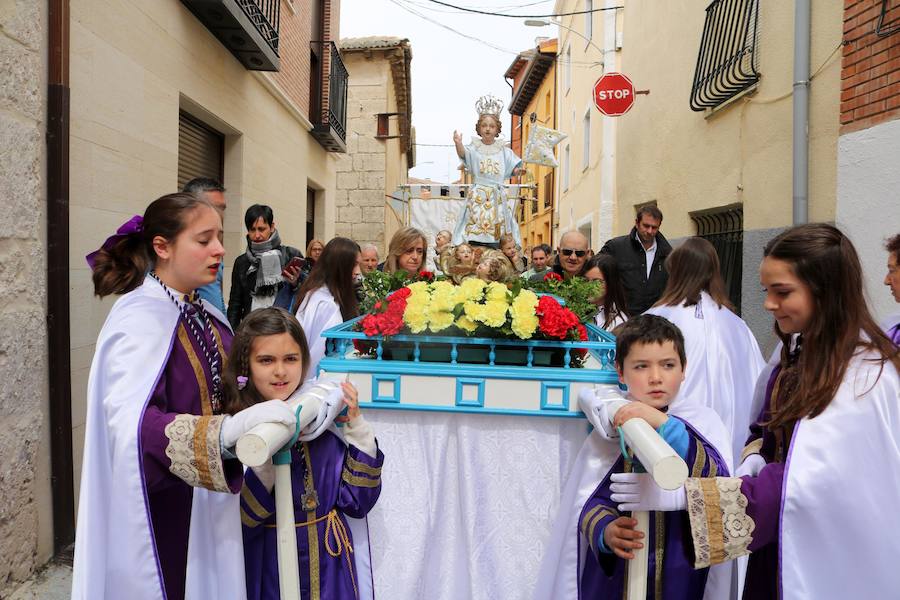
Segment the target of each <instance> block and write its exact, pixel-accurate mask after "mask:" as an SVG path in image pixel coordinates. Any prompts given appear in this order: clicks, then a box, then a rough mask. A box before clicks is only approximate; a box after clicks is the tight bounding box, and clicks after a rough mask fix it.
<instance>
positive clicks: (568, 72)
mask: <svg viewBox="0 0 900 600" xmlns="http://www.w3.org/2000/svg"><path fill="white" fill-rule="evenodd" d="M563 79H564V80H565V84H566V93H567V94H568V93H569V90H570V89H572V45H571V44H569V45H567V46H566V60H565V70H564V71H563Z"/></svg>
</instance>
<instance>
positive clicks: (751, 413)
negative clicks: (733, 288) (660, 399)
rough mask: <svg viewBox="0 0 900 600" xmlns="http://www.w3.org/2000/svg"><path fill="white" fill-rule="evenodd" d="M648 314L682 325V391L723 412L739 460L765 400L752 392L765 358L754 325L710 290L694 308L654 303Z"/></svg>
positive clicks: (685, 395) (734, 452)
mask: <svg viewBox="0 0 900 600" xmlns="http://www.w3.org/2000/svg"><path fill="white" fill-rule="evenodd" d="M644 314H652V315H659V316H661V317H665V318H666V319H668V320H670V321H671V322H672V323H674V324H675V325H677V326H678V328H679V329H681V332H682V334H684V345H685V352H686V354H687V366H686V369H685V380H684V383H683V384H682V386H681V391H682V395H683V396H684V397H686V398H693V399H696V400H699V401H700V402H702V403H703V404H705V405H706V406H708V407H710V408H712V409H713V410H715V411H716V412H717V413H718V414H719V416H720V417H721V418H722V422H723V423H725V428H726V429H728V431H729V434H730V436H731V438H730V439H731V441H732V445H731V448H732V454H733V455H734V456H735V458H736V459H739V458H740V456H741V451H742V450H743V448H744V443H745V442H746V441H747V437H748V436H749V435H750V425H751V424H752V423H753V422H754V421H755V420H756V418H757V417H758V416H759V411H760V410H762V398H761V397H760V398H757V399H755V400H754V395H753V390H754V388H755V386H756V381H757V378H758V377H759V374H760V373H761V372H762V370H763V367H765V361H764V360H763V357H762V352H761V351H760V349H759V344H757V343H756V338H755V337H753V333H752V332H751V331H750V328H749V327H747V324H746V323H744V321H743V319H741V318H740V317H738V316H737V315H736V314H734V313H733V312H731V311H730V310H728V309H727V308H722V307H719V306H718V305H717V304H716V303H715V302H714V301H713V299H712V298H711V297H710V296H709V294H707V293H706V292H703V293H702V295H701V298H700V304H698V305H696V306H684V305H682V306H654V307H653V308H650V309H649V310H647V312H646V313H644ZM730 467H732V468H733V467H734V465H730Z"/></svg>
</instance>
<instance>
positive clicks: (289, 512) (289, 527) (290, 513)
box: [275, 450, 314, 600]
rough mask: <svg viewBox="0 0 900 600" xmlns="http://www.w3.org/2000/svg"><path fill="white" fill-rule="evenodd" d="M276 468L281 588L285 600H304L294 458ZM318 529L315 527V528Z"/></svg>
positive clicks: (277, 533) (276, 513)
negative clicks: (301, 580) (296, 516)
mask: <svg viewBox="0 0 900 600" xmlns="http://www.w3.org/2000/svg"><path fill="white" fill-rule="evenodd" d="M286 454H287V462H285V463H281V464H276V465H275V532H276V536H277V540H278V544H277V547H278V586H279V589H280V590H281V600H300V561H299V559H298V558H297V526H296V525H295V524H294V493H293V489H292V487H291V454H290V450H288V451H287V452H286ZM313 527H314V526H313Z"/></svg>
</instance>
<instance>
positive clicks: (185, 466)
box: [165, 415, 231, 492]
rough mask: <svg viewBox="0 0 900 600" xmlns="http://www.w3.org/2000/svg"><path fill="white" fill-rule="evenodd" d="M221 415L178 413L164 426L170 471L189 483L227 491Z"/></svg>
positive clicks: (216, 490)
mask: <svg viewBox="0 0 900 600" xmlns="http://www.w3.org/2000/svg"><path fill="white" fill-rule="evenodd" d="M224 418H225V417H224V416H222V415H218V416H198V415H177V416H176V417H175V419H173V420H172V422H171V423H169V424H168V425H167V426H166V429H165V435H166V438H168V440H169V443H168V445H167V446H166V456H168V457H169V460H170V461H171V464H170V465H169V471H170V472H171V473H172V474H173V475H175V476H176V477H178V478H180V479H181V480H182V481H184V482H185V483H187V484H188V485H190V486H192V487H202V488H206V489H208V490H213V491H215V492H230V491H231V490H230V489H229V487H228V481H227V479H226V477H225V465H224V462H223V460H222V454H221V447H220V445H219V430H220V429H221V428H222V421H223V420H224Z"/></svg>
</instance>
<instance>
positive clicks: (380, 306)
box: [357, 279, 587, 341]
mask: <svg viewBox="0 0 900 600" xmlns="http://www.w3.org/2000/svg"><path fill="white" fill-rule="evenodd" d="M357 327H358V328H359V329H360V330H361V331H363V332H364V333H365V334H366V335H367V336H370V337H371V336H375V335H384V336H391V335H396V334H398V333H413V334H419V333H434V334H442V335H464V336H478V337H501V338H510V339H521V340H530V339H553V340H575V341H577V340H586V339H587V330H586V329H585V327H584V325H582V324H581V320H580V319H579V318H578V316H577V315H576V314H575V313H573V312H572V311H571V310H569V309H568V308H566V307H564V306H562V305H560V303H559V302H557V301H556V300H555V299H554V298H552V297H550V296H543V297H538V295H537V294H536V293H534V292H533V291H531V290H528V289H522V288H521V287H514V289H512V290H510V289H509V288H507V286H506V285H504V284H502V283H499V282H485V281H482V280H480V279H466V280H464V281H463V282H462V283H461V284H460V285H458V286H457V285H453V284H452V283H451V282H449V281H435V282H432V283H428V282H427V281H416V282H413V283H410V284H409V285H407V286H405V287H402V288H400V289H398V290H396V291H394V292H392V293H390V294H389V295H388V296H387V298H385V299H384V300H380V301H377V302H376V303H375V304H374V306H373V308H372V311H370V312H369V314H367V315H365V316H364V317H363V318H362V319H361V320H360V322H359V324H358V326H357Z"/></svg>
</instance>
